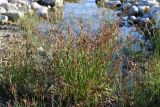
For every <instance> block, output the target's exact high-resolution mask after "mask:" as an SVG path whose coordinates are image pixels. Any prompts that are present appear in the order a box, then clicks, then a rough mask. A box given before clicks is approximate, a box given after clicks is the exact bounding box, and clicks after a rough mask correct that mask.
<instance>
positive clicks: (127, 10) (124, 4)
mask: <svg viewBox="0 0 160 107" xmlns="http://www.w3.org/2000/svg"><path fill="white" fill-rule="evenodd" d="M105 5H106V6H107V7H110V8H117V9H118V11H119V13H120V14H119V15H120V16H121V20H120V29H121V36H120V38H121V41H123V42H126V41H127V40H126V39H127V38H128V37H132V39H133V42H134V44H132V45H133V46H132V47H131V50H133V51H141V50H142V49H141V48H140V42H135V41H141V42H142V43H144V44H145V46H147V47H146V53H151V51H153V46H152V45H149V46H150V47H149V48H148V44H150V43H149V40H148V39H146V38H144V37H146V36H147V35H145V36H144V35H142V32H143V30H145V29H146V28H147V27H148V25H151V27H150V30H152V29H154V28H156V29H160V6H159V3H158V2H157V1H156V0H125V1H120V0H114V1H105ZM153 22H154V23H155V24H156V25H155V24H152V23H153ZM153 25H154V26H153ZM137 26H138V29H137ZM139 28H140V29H141V28H142V29H141V30H140V29H139ZM143 33H144V32H143Z"/></svg>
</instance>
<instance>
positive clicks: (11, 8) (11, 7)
mask: <svg viewBox="0 0 160 107" xmlns="http://www.w3.org/2000/svg"><path fill="white" fill-rule="evenodd" d="M0 6H1V7H3V8H5V9H6V11H9V12H13V11H18V7H17V6H16V4H11V3H2V4H0Z"/></svg>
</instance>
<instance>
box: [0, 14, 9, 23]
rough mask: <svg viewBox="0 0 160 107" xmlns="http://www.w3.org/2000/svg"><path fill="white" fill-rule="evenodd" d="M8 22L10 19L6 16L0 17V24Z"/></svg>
mask: <svg viewBox="0 0 160 107" xmlns="http://www.w3.org/2000/svg"><path fill="white" fill-rule="evenodd" d="M7 21H8V17H7V16H5V15H0V22H1V23H5V22H7Z"/></svg>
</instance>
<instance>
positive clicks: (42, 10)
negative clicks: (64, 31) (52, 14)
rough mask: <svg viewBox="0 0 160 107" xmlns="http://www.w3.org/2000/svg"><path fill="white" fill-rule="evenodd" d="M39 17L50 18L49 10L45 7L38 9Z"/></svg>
mask: <svg viewBox="0 0 160 107" xmlns="http://www.w3.org/2000/svg"><path fill="white" fill-rule="evenodd" d="M38 15H39V16H44V17H48V8H47V7H45V6H41V7H40V8H38Z"/></svg>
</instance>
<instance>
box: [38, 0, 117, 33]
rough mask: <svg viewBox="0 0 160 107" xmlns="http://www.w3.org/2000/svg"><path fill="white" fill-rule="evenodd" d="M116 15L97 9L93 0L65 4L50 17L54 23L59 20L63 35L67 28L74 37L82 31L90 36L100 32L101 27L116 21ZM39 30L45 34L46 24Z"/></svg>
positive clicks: (114, 12) (106, 10)
mask: <svg viewBox="0 0 160 107" xmlns="http://www.w3.org/2000/svg"><path fill="white" fill-rule="evenodd" d="M53 14H54V15H53ZM116 14H117V12H116V11H113V10H108V9H106V8H99V7H98V6H97V5H96V3H95V0H81V1H80V2H78V3H71V2H67V3H65V4H64V7H63V8H62V9H57V10H56V11H55V12H54V13H51V16H50V17H51V18H52V19H54V21H55V20H59V19H60V22H59V24H60V27H61V30H62V31H63V32H64V34H65V35H66V32H67V29H68V28H70V30H71V31H70V32H73V33H74V34H75V35H79V33H80V32H82V31H83V32H87V34H89V35H92V34H95V33H97V32H98V31H100V30H101V28H102V25H104V24H106V23H112V22H114V21H115V20H116V19H117V15H116ZM53 17H54V18H53ZM40 29H41V31H42V32H43V34H47V31H48V30H47V29H49V27H48V24H46V25H45V24H43V25H42V26H40ZM45 29H46V30H45ZM45 31H46V32H45Z"/></svg>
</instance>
